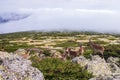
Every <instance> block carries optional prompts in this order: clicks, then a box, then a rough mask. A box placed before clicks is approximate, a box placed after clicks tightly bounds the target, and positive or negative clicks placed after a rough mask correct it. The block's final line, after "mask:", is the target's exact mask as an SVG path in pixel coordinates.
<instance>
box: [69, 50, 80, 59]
mask: <svg viewBox="0 0 120 80" xmlns="http://www.w3.org/2000/svg"><path fill="white" fill-rule="evenodd" d="M68 54H69V55H70V56H71V57H72V58H74V57H77V55H78V52H77V51H74V50H71V48H68Z"/></svg>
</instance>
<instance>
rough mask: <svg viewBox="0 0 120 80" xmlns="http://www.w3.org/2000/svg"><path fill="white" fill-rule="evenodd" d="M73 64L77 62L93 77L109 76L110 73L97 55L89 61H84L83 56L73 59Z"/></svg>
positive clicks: (104, 62)
mask: <svg viewBox="0 0 120 80" xmlns="http://www.w3.org/2000/svg"><path fill="white" fill-rule="evenodd" d="M72 61H73V62H77V63H78V64H80V65H81V66H83V67H84V68H85V69H87V70H88V71H89V72H90V73H93V75H95V76H103V75H110V74H111V71H110V68H109V66H108V64H107V63H106V61H105V60H104V59H102V58H101V57H99V56H98V55H96V56H92V57H91V60H89V59H86V58H85V57H84V56H80V57H77V58H74V59H73V60H72Z"/></svg>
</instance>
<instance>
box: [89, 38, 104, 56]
mask: <svg viewBox="0 0 120 80" xmlns="http://www.w3.org/2000/svg"><path fill="white" fill-rule="evenodd" d="M89 45H90V47H91V48H92V49H93V52H94V54H96V53H97V52H100V54H101V55H102V57H103V53H104V50H105V49H104V47H103V46H101V45H98V44H95V43H93V42H92V41H91V39H89Z"/></svg>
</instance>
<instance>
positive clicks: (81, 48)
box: [78, 43, 85, 55]
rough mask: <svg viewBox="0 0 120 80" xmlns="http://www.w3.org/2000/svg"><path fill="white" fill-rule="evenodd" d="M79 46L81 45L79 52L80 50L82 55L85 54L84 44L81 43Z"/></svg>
mask: <svg viewBox="0 0 120 80" xmlns="http://www.w3.org/2000/svg"><path fill="white" fill-rule="evenodd" d="M79 47H80V48H79V51H78V52H79V54H80V55H83V53H84V51H85V50H84V47H83V46H82V44H81V43H80V44H79Z"/></svg>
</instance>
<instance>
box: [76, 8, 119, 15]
mask: <svg viewBox="0 0 120 80" xmlns="http://www.w3.org/2000/svg"><path fill="white" fill-rule="evenodd" d="M75 11H77V12H82V13H102V14H115V13H117V12H116V11H113V10H99V9H98V10H91V9H75Z"/></svg>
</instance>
